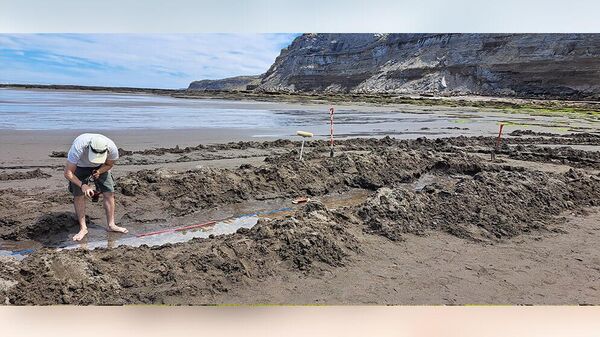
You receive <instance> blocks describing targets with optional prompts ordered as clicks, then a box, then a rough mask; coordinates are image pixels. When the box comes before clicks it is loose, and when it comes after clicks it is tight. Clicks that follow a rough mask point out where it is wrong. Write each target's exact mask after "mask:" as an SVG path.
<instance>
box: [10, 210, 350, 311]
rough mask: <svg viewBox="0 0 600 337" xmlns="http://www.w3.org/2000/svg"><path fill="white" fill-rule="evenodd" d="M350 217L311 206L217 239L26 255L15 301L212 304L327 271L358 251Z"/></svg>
mask: <svg viewBox="0 0 600 337" xmlns="http://www.w3.org/2000/svg"><path fill="white" fill-rule="evenodd" d="M346 221H347V218H346V217H345V216H344V215H343V214H340V213H336V212H332V211H330V210H327V209H326V208H325V207H324V206H323V205H322V204H319V203H309V204H307V205H306V206H305V207H304V208H303V209H300V210H299V211H297V212H296V213H295V214H294V215H293V216H292V217H289V218H286V219H283V220H261V221H260V222H259V223H258V224H257V225H256V226H254V227H253V228H251V229H240V230H239V231H238V232H237V233H235V234H232V235H226V236H220V237H216V238H213V239H195V240H192V241H190V242H188V243H184V244H175V245H164V246H160V247H153V248H149V247H147V246H142V247H138V248H131V247H118V248H115V249H97V250H95V251H86V250H77V251H59V252H57V251H51V250H41V251H39V252H36V253H34V254H33V255H31V256H29V257H28V258H27V259H25V260H23V261H22V263H21V265H20V268H19V273H18V275H15V279H16V281H17V282H18V283H17V284H16V285H14V286H12V287H11V288H10V289H9V290H8V291H6V292H7V296H8V298H9V299H10V303H12V304H55V303H65V304H67V303H68V304H123V303H170V302H171V301H172V300H174V299H181V298H182V297H183V298H186V299H188V300H189V302H190V303H198V304H203V303H211V298H212V296H213V295H215V294H218V293H221V292H227V291H228V290H229V289H230V287H232V286H233V285H236V284H240V283H244V282H245V281H248V280H260V279H262V278H264V277H267V276H270V275H274V274H275V273H277V270H278V269H279V268H285V269H287V270H296V271H298V272H301V273H308V274H321V273H322V272H323V271H324V270H327V269H328V268H333V267H339V266H343V265H344V264H345V263H346V262H347V260H348V258H349V256H350V255H351V254H356V253H358V252H359V251H360V250H359V247H358V243H357V240H356V238H355V237H354V236H353V235H352V234H350V233H349V232H348V228H347V227H346V226H345V225H344V223H345V222H346Z"/></svg>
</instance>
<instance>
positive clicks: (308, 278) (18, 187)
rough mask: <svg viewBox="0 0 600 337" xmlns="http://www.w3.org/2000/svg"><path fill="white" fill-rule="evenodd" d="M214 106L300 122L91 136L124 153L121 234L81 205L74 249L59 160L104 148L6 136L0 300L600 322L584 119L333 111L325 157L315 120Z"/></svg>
mask: <svg viewBox="0 0 600 337" xmlns="http://www.w3.org/2000/svg"><path fill="white" fill-rule="evenodd" d="M214 104H216V105H217V106H220V107H223V104H235V105H236V106H237V107H238V108H240V107H242V106H243V108H244V109H253V108H256V105H257V104H258V105H260V104H262V105H265V106H269V107H270V108H269V109H275V110H276V112H275V113H276V114H280V115H282V116H285V119H286V120H287V119H288V118H291V119H295V118H300V119H299V121H300V122H299V123H298V122H297V121H298V120H296V122H295V123H292V124H290V125H281V126H279V127H270V128H256V127H243V128H240V127H231V128H228V127H219V128H180V129H136V128H128V129H115V130H101V131H100V132H101V133H103V134H105V135H107V136H109V137H110V138H112V139H113V140H115V142H116V143H117V146H118V147H119V148H120V151H121V152H122V156H121V158H120V159H119V161H118V163H117V165H116V167H115V168H114V169H113V174H114V176H115V177H116V181H117V199H116V200H117V207H116V218H117V221H118V223H119V224H121V225H123V226H126V227H128V228H129V229H130V233H129V234H127V235H122V234H117V233H109V232H107V231H106V230H105V224H104V211H103V209H102V206H101V203H98V204H92V203H88V206H87V212H86V213H87V215H88V216H89V219H88V223H89V227H90V233H89V235H88V237H87V238H86V239H85V240H84V241H83V242H82V243H75V242H73V241H72V240H71V237H72V235H73V234H74V233H75V232H76V231H77V224H76V223H75V221H74V215H73V206H72V203H71V197H70V195H69V194H68V192H67V190H66V185H67V184H66V181H65V179H64V177H63V176H62V170H63V167H64V164H65V158H64V154H65V151H67V150H68V148H69V146H70V144H71V142H72V140H73V139H74V138H75V137H76V136H77V135H78V134H80V133H82V132H98V131H97V130H75V129H73V130H62V131H53V130H35V131H33V130H30V131H27V130H6V129H4V130H0V143H1V144H2V147H1V148H0V259H1V260H2V262H3V263H2V265H1V266H0V300H3V301H4V302H5V303H10V304H57V303H77V304H126V303H169V304H221V303H227V304H231V303H233V304H236V303H247V304H270V303H278V304H365V303H372V304H471V303H479V304H599V303H600V289H598V287H597V285H596V284H597V283H598V280H599V279H600V278H599V277H600V276H599V275H600V274H598V271H599V270H600V250H598V248H597V247H598V242H600V241H599V240H600V236H599V235H600V234H599V233H600V231H599V229H598V223H599V220H600V218H599V214H600V212H599V210H598V207H599V206H600V204H599V203H598V200H600V195H598V191H600V135H599V134H600V133H599V132H600V122H598V120H597V119H595V118H594V117H593V116H587V115H572V116H567V115H558V116H532V115H529V114H522V113H507V112H506V111H502V110H498V109H487V108H473V107H469V108H465V107H435V106H412V105H386V106H378V105H368V104H358V103H356V104H347V105H340V106H337V108H338V110H339V114H336V118H337V119H336V121H337V122H338V123H339V124H337V126H336V150H335V154H336V156H335V157H334V158H329V144H328V142H327V138H328V132H329V128H328V125H327V115H326V114H325V115H322V114H321V110H322V111H325V112H326V111H327V108H328V105H325V104H319V103H314V102H313V103H308V104H301V103H276V104H275V105H276V106H277V107H276V108H273V106H274V103H268V102H246V103H243V104H242V105H240V104H239V103H234V102H233V103H224V102H216V103H214ZM246 105H247V106H246ZM275 110H274V111H275ZM303 118H304V119H306V121H304V119H303ZM500 123H505V124H506V125H505V128H504V131H505V137H504V140H503V142H502V147H501V148H500V149H499V150H498V153H497V160H496V161H494V162H492V161H490V153H491V151H492V148H493V146H494V144H495V142H496V138H495V136H496V133H497V130H498V125H499V124H500ZM305 129H306V130H308V131H313V132H315V134H316V136H315V137H314V138H313V139H311V140H310V141H309V142H307V144H306V153H305V160H304V161H299V160H298V159H297V158H298V151H299V146H300V143H299V139H298V137H297V136H295V131H296V130H305ZM389 136H392V137H393V138H390V137H389ZM299 197H309V198H310V199H311V201H310V202H308V203H302V204H293V203H292V201H293V200H294V199H296V198H299ZM213 221H214V223H212V222H213ZM207 223H208V224H207ZM204 224H207V225H206V226H205V225H204ZM196 225H201V226H196ZM189 226H193V228H190V229H185V228H187V227H189ZM180 228H184V229H182V230H179V229H180ZM154 232H160V233H159V234H156V235H154V234H153V235H146V234H148V233H154ZM163 232H164V233H163ZM57 248H58V250H57ZM1 255H6V256H1ZM106 294H110V295H106Z"/></svg>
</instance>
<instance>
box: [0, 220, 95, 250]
mask: <svg viewBox="0 0 600 337" xmlns="http://www.w3.org/2000/svg"><path fill="white" fill-rule="evenodd" d="M87 219H88V221H89V218H87ZM78 228H79V225H78V222H77V217H76V216H75V214H74V213H72V212H54V213H47V214H43V215H42V216H40V217H39V218H38V219H37V220H36V221H35V222H33V223H31V224H23V223H20V222H17V221H12V220H0V229H1V230H2V231H1V232H0V238H2V239H4V240H35V241H38V242H40V243H43V244H44V245H47V246H54V245H55V244H57V243H59V242H64V241H65V240H66V239H67V237H68V236H69V233H72V232H75V231H77V229H78Z"/></svg>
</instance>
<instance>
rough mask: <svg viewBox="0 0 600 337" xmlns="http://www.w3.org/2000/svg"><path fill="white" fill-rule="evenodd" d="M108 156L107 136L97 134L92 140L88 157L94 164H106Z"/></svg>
mask: <svg viewBox="0 0 600 337" xmlns="http://www.w3.org/2000/svg"><path fill="white" fill-rule="evenodd" d="M107 156H108V142H107V141H106V138H104V137H102V136H100V135H96V136H94V138H92V140H91V141H90V145H89V151H88V158H89V160H90V162H92V163H94V164H104V162H105V161H106V157H107Z"/></svg>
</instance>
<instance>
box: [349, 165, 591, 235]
mask: <svg viewBox="0 0 600 337" xmlns="http://www.w3.org/2000/svg"><path fill="white" fill-rule="evenodd" d="M446 179H448V180H452V181H451V183H450V184H443V186H441V184H439V183H434V184H430V185H426V186H425V187H424V188H423V189H422V190H420V191H412V190H409V189H407V188H404V187H398V188H394V189H390V188H382V189H380V190H378V191H377V193H376V194H375V195H374V196H373V197H371V198H370V199H368V200H367V201H366V202H365V203H364V204H363V205H362V206H361V207H360V208H359V210H358V214H359V216H360V217H361V219H362V220H363V221H364V222H365V225H366V226H367V227H366V228H367V229H366V230H367V231H368V232H370V233H377V234H381V235H383V236H385V237H388V238H390V239H392V240H400V239H401V238H402V234H403V233H413V234H423V233H426V231H428V230H441V231H444V232H447V233H450V234H452V235H455V236H458V237H461V238H468V239H472V240H480V241H482V240H498V239H503V238H509V237H513V236H515V235H519V234H522V233H524V232H530V231H532V230H540V229H547V228H546V227H547V225H548V224H549V223H551V222H552V221H553V219H554V217H555V216H557V215H559V214H560V213H561V212H563V211H565V210H573V209H579V208H581V207H585V206H597V205H600V177H598V176H593V175H588V174H586V173H584V172H582V171H575V170H570V171H569V172H567V173H565V174H549V173H544V172H537V171H525V170H523V171H506V170H489V171H483V172H479V173H476V174H474V175H466V176H461V177H460V178H457V179H451V178H446ZM448 186H451V187H450V188H448Z"/></svg>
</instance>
